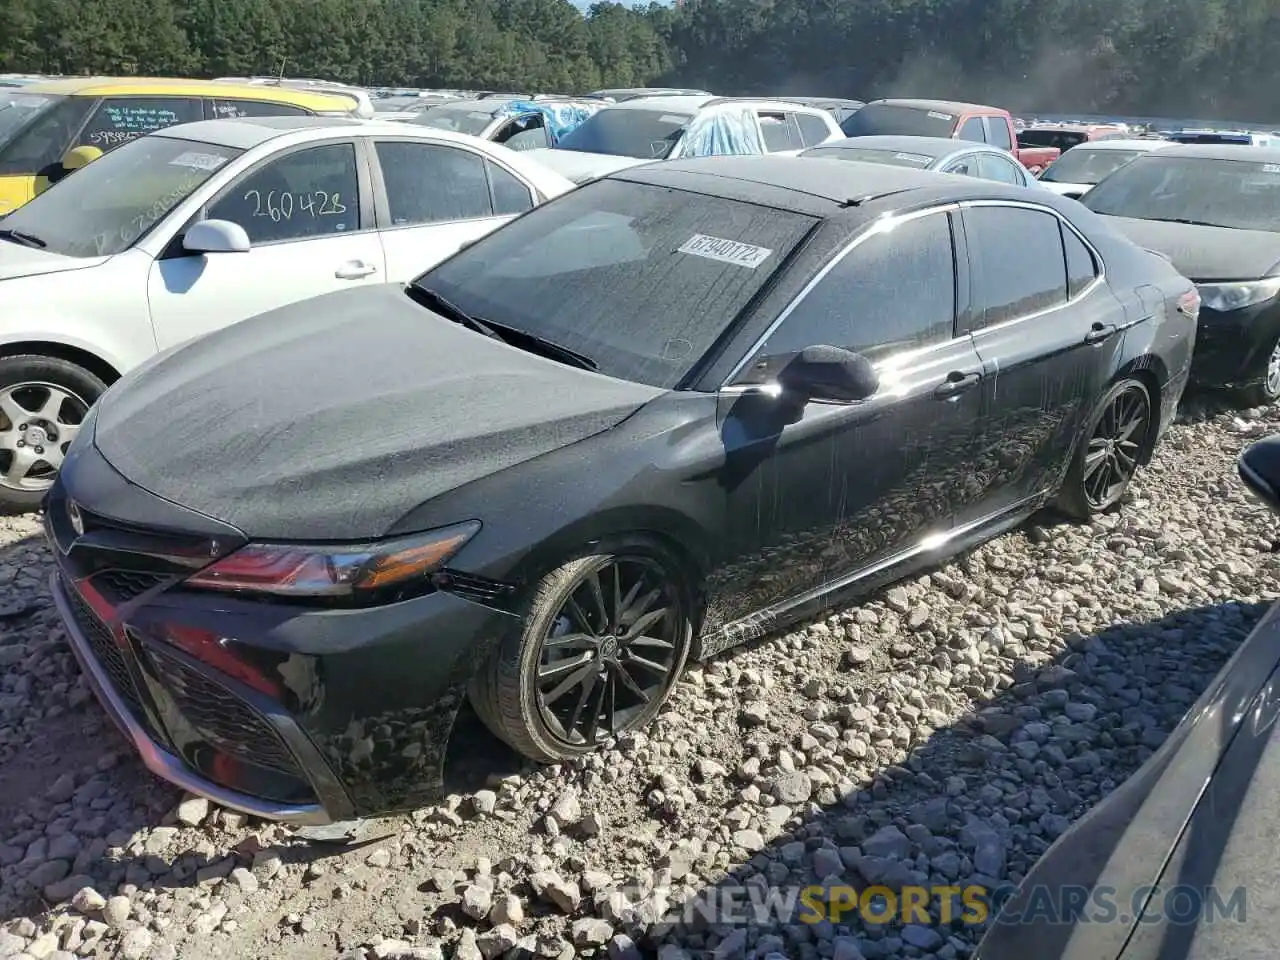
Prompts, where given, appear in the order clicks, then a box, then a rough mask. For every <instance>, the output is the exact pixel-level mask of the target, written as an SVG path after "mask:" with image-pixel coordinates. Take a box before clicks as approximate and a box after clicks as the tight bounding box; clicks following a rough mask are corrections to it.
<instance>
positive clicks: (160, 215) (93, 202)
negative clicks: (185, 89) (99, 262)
mask: <svg viewBox="0 0 1280 960" xmlns="http://www.w3.org/2000/svg"><path fill="white" fill-rule="evenodd" d="M242 152H243V151H241V150H236V149H233V148H231V147H224V146H219V145H215V144H211V143H200V142H196V141H193V140H177V139H174V138H172V137H157V136H149V137H140V138H139V139H137V140H134V141H132V142H131V143H126V144H125V145H124V146H122V147H118V148H117V149H115V150H112V151H111V152H110V153H107V154H104V155H103V156H101V157H99V158H98V159H97V160H95V161H93V162H92V163H90V164H89V165H88V166H86V167H84V168H82V169H80V170H76V171H75V172H73V173H71V174H69V175H68V176H66V177H65V178H63V179H62V180H59V181H58V182H57V183H55V184H54V185H53V186H51V187H50V188H49V189H48V190H46V191H45V192H44V193H42V194H40V195H39V196H37V197H36V198H35V199H34V200H32V201H31V202H30V203H27V204H25V205H24V206H21V207H19V208H18V209H17V210H15V211H13V212H12V213H10V214H8V215H7V216H6V217H5V218H4V219H3V220H0V231H3V232H0V239H4V240H8V241H9V242H11V243H18V242H21V243H25V244H27V245H28V246H38V247H40V248H42V249H45V250H48V251H49V252H50V253H60V254H63V255H65V256H69V257H99V256H110V255H113V254H117V253H120V252H121V251H123V250H127V249H128V248H129V247H131V246H133V244H134V243H136V242H137V241H138V240H140V239H141V238H142V237H143V236H145V235H146V234H147V233H148V232H149V231H150V230H151V228H152V227H153V226H155V225H156V224H157V223H158V222H160V221H161V220H162V219H164V217H165V216H166V215H167V214H168V213H169V211H170V210H172V209H173V208H174V207H175V206H177V205H178V204H179V203H181V202H182V201H183V200H185V199H186V198H187V197H188V196H189V195H190V194H191V192H192V191H193V190H195V189H196V188H197V187H199V186H200V185H201V184H203V183H204V182H205V181H206V180H208V179H209V178H210V177H212V176H213V175H214V174H215V173H216V172H217V171H218V170H219V169H220V168H221V167H223V166H224V165H225V164H226V163H228V162H229V161H231V160H232V159H234V158H235V157H238V156H239V155H240V154H241V153H242Z"/></svg>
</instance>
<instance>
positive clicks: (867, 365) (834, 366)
mask: <svg viewBox="0 0 1280 960" xmlns="http://www.w3.org/2000/svg"><path fill="white" fill-rule="evenodd" d="M778 385H779V386H780V387H782V390H783V392H784V393H787V394H791V395H793V396H796V397H803V398H804V399H805V400H833V401H836V402H838V403H853V402H856V401H858V400H865V399H867V398H868V397H870V396H872V395H873V394H874V393H875V392H876V390H878V389H879V388H880V376H879V374H877V373H876V368H875V366H874V365H873V364H872V363H871V361H870V360H868V359H867V358H866V357H864V356H863V355H862V354H860V353H854V352H853V351H852V350H845V349H842V348H841V347H831V346H827V345H825V344H823V345H819V346H813V347H805V348H804V349H803V350H801V351H800V352H799V353H797V354H796V355H795V356H794V357H793V358H792V359H791V360H790V361H789V362H788V363H787V365H786V366H785V367H783V368H782V369H781V370H780V371H778Z"/></svg>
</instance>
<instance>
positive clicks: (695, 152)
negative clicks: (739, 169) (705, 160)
mask: <svg viewBox="0 0 1280 960" xmlns="http://www.w3.org/2000/svg"><path fill="white" fill-rule="evenodd" d="M679 153H680V156H682V157H721V156H741V155H744V154H755V153H764V142H763V141H762V139H761V137H760V127H759V125H758V124H757V123H756V115H755V112H754V111H753V110H752V109H751V108H750V107H742V106H738V105H737V104H732V103H726V104H722V105H720V106H717V107H709V108H708V109H706V110H703V111H701V112H700V113H699V114H698V115H697V116H696V117H694V118H693V120H692V121H690V123H689V126H688V127H687V128H686V129H685V132H684V137H682V138H681V141H680V149H679Z"/></svg>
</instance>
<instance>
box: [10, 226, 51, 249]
mask: <svg viewBox="0 0 1280 960" xmlns="http://www.w3.org/2000/svg"><path fill="white" fill-rule="evenodd" d="M0 238H3V239H5V240H9V241H12V242H13V243H20V244H22V246H24V247H36V248H37V249H40V250H43V249H44V248H45V247H47V246H48V245H49V244H47V243H45V241H43V240H41V239H40V238H39V237H37V236H36V235H35V234H34V233H23V232H22V231H21V230H4V229H0Z"/></svg>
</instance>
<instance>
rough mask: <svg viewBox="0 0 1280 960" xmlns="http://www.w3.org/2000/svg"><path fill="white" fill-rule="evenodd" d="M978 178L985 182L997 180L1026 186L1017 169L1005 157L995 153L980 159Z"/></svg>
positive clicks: (987, 154) (982, 156)
mask: <svg viewBox="0 0 1280 960" xmlns="http://www.w3.org/2000/svg"><path fill="white" fill-rule="evenodd" d="M978 176H980V177H982V179H983V180H996V181H999V182H1000V183H1012V184H1016V185H1017V186H1019V187H1021V186H1025V181H1024V180H1023V179H1022V174H1021V173H1019V172H1018V169H1017V167H1015V166H1014V165H1013V163H1012V162H1011V161H1009V160H1006V159H1005V158H1004V157H1001V156H998V155H997V154H994V153H984V154H981V155H980V156H979V157H978Z"/></svg>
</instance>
